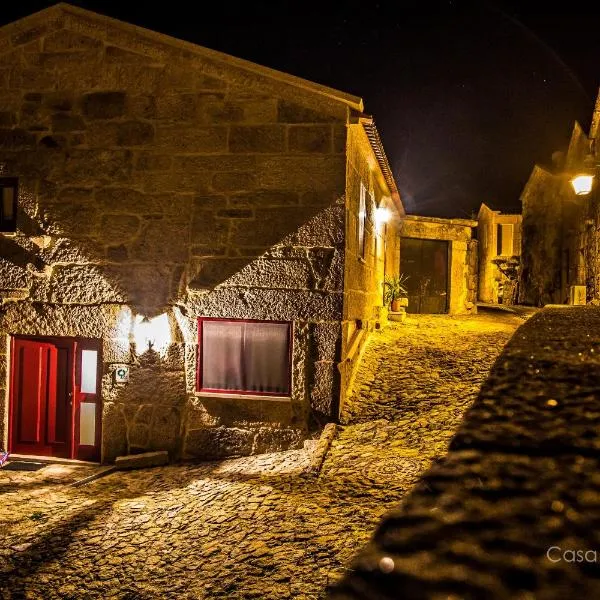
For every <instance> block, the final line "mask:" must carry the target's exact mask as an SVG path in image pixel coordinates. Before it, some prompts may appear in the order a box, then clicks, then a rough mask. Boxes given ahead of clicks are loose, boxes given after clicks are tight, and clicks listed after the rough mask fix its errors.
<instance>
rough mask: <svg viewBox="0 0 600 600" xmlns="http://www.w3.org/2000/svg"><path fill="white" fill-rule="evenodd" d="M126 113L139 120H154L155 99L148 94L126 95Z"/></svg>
mask: <svg viewBox="0 0 600 600" xmlns="http://www.w3.org/2000/svg"><path fill="white" fill-rule="evenodd" d="M126 112H127V114H128V115H131V116H132V117H136V118H139V119H155V118H156V97H155V96H152V95H149V94H137V95H128V96H127V111H126Z"/></svg>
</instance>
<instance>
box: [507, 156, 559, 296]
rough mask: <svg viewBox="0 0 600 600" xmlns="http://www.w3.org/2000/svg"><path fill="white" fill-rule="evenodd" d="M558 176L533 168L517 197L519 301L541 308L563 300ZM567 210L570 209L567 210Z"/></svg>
mask: <svg viewBox="0 0 600 600" xmlns="http://www.w3.org/2000/svg"><path fill="white" fill-rule="evenodd" d="M563 183H564V182H562V181H561V179H560V177H557V176H555V175H552V174H551V173H549V172H548V171H546V170H544V169H542V168H540V167H538V166H536V167H535V168H534V169H533V172H532V174H531V176H530V178H529V180H528V182H527V185H526V186H525V189H524V190H523V193H522V195H521V199H522V203H523V253H522V255H521V276H520V285H519V302H520V303H523V304H530V305H532V306H543V305H544V304H547V303H551V302H564V301H566V295H565V293H566V290H561V260H562V259H561V247H562V235H563V234H562V225H559V224H560V223H562V216H563V207H562V202H561V199H562V194H563V193H565V192H566V188H564V187H563V186H562V184H563ZM570 208H571V207H570Z"/></svg>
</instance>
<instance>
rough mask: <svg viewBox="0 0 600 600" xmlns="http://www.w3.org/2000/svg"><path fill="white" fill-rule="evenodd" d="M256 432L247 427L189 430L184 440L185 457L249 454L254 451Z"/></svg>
mask: <svg viewBox="0 0 600 600" xmlns="http://www.w3.org/2000/svg"><path fill="white" fill-rule="evenodd" d="M253 441H254V432H253V431H251V430H247V429H238V428H233V427H232V428H228V427H212V428H206V429H192V430H189V431H188V432H187V434H186V436H185V440H184V457H186V458H191V457H195V458H204V459H216V458H223V457H225V456H248V455H249V454H251V453H252V443H253Z"/></svg>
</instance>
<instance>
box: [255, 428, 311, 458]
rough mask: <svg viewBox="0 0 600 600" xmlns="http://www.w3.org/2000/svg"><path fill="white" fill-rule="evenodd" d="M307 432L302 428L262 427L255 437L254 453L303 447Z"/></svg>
mask: <svg viewBox="0 0 600 600" xmlns="http://www.w3.org/2000/svg"><path fill="white" fill-rule="evenodd" d="M305 435H306V433H305V432H304V431H302V430H301V429H280V428H278V427H260V428H259V429H258V431H257V432H256V436H255V438H254V447H253V454H263V453H266V452H281V451H283V450H295V449H297V448H302V442H303V440H304V437H305Z"/></svg>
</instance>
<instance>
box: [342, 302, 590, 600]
mask: <svg viewBox="0 0 600 600" xmlns="http://www.w3.org/2000/svg"><path fill="white" fill-rule="evenodd" d="M599 355H600V310H599V309H597V308H588V307H562V308H547V309H545V310H544V311H542V312H541V313H538V314H537V315H536V316H534V317H532V318H531V320H529V321H528V322H527V323H526V324H524V325H523V326H522V327H521V328H520V329H519V330H518V331H517V332H516V333H515V335H514V336H513V338H512V340H511V341H510V342H509V344H508V345H507V347H506V348H505V350H504V352H503V353H502V355H501V356H500V357H499V359H498V360H497V362H496V364H495V365H494V368H493V370H492V373H491V375H490V377H489V379H488V381H487V382H486V384H485V385H484V387H483V388H482V391H481V393H480V396H479V398H478V400H477V402H476V403H475V405H474V406H473V408H472V409H471V410H470V412H469V413H468V414H467V417H466V419H465V421H464V423H463V425H462V427H461V428H460V430H459V431H458V433H457V435H456V436H455V438H454V440H453V442H452V444H451V449H450V452H449V454H448V455H447V457H446V458H445V459H444V460H442V461H441V462H440V463H438V464H437V465H435V466H434V467H433V468H432V469H430V471H429V472H428V473H427V474H426V476H425V477H424V478H423V479H422V481H421V482H420V484H419V485H418V486H417V487H416V488H415V489H414V490H413V493H412V494H411V495H410V496H409V497H408V498H406V499H405V501H404V502H403V504H402V505H401V506H400V507H399V508H398V509H396V510H394V511H392V512H390V513H388V515H387V516H386V517H385V519H384V520H383V522H382V523H381V524H380V526H379V528H378V529H377V531H376V533H375V535H374V537H373V539H372V540H371V542H370V543H369V545H368V546H367V547H366V548H365V549H364V550H363V551H362V553H361V554H360V555H359V556H358V557H357V560H356V561H355V564H354V565H353V568H352V569H350V570H349V573H348V575H347V576H346V578H345V579H344V580H343V581H342V582H341V583H340V584H339V585H338V586H337V587H336V588H335V589H334V590H332V592H331V595H330V597H331V598H334V599H336V600H342V599H359V598H360V599H375V598H377V599H389V598H411V599H412V598H414V599H420V598H461V599H462V598H465V599H467V598H468V599H471V598H482V599H483V598H485V599H489V598H493V599H495V598H498V599H501V598H502V599H503V598H507V599H508V598H521V599H526V598H527V599H534V598H535V599H542V598H544V599H545V598H552V599H554V598H556V599H557V600H558V599H560V600H564V599H565V598H598V597H600V396H599V390H600V356H599ZM549 549H551V550H550V552H549V556H548V551H549ZM578 551H579V552H580V554H577V552H578ZM586 553H587V554H586Z"/></svg>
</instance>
